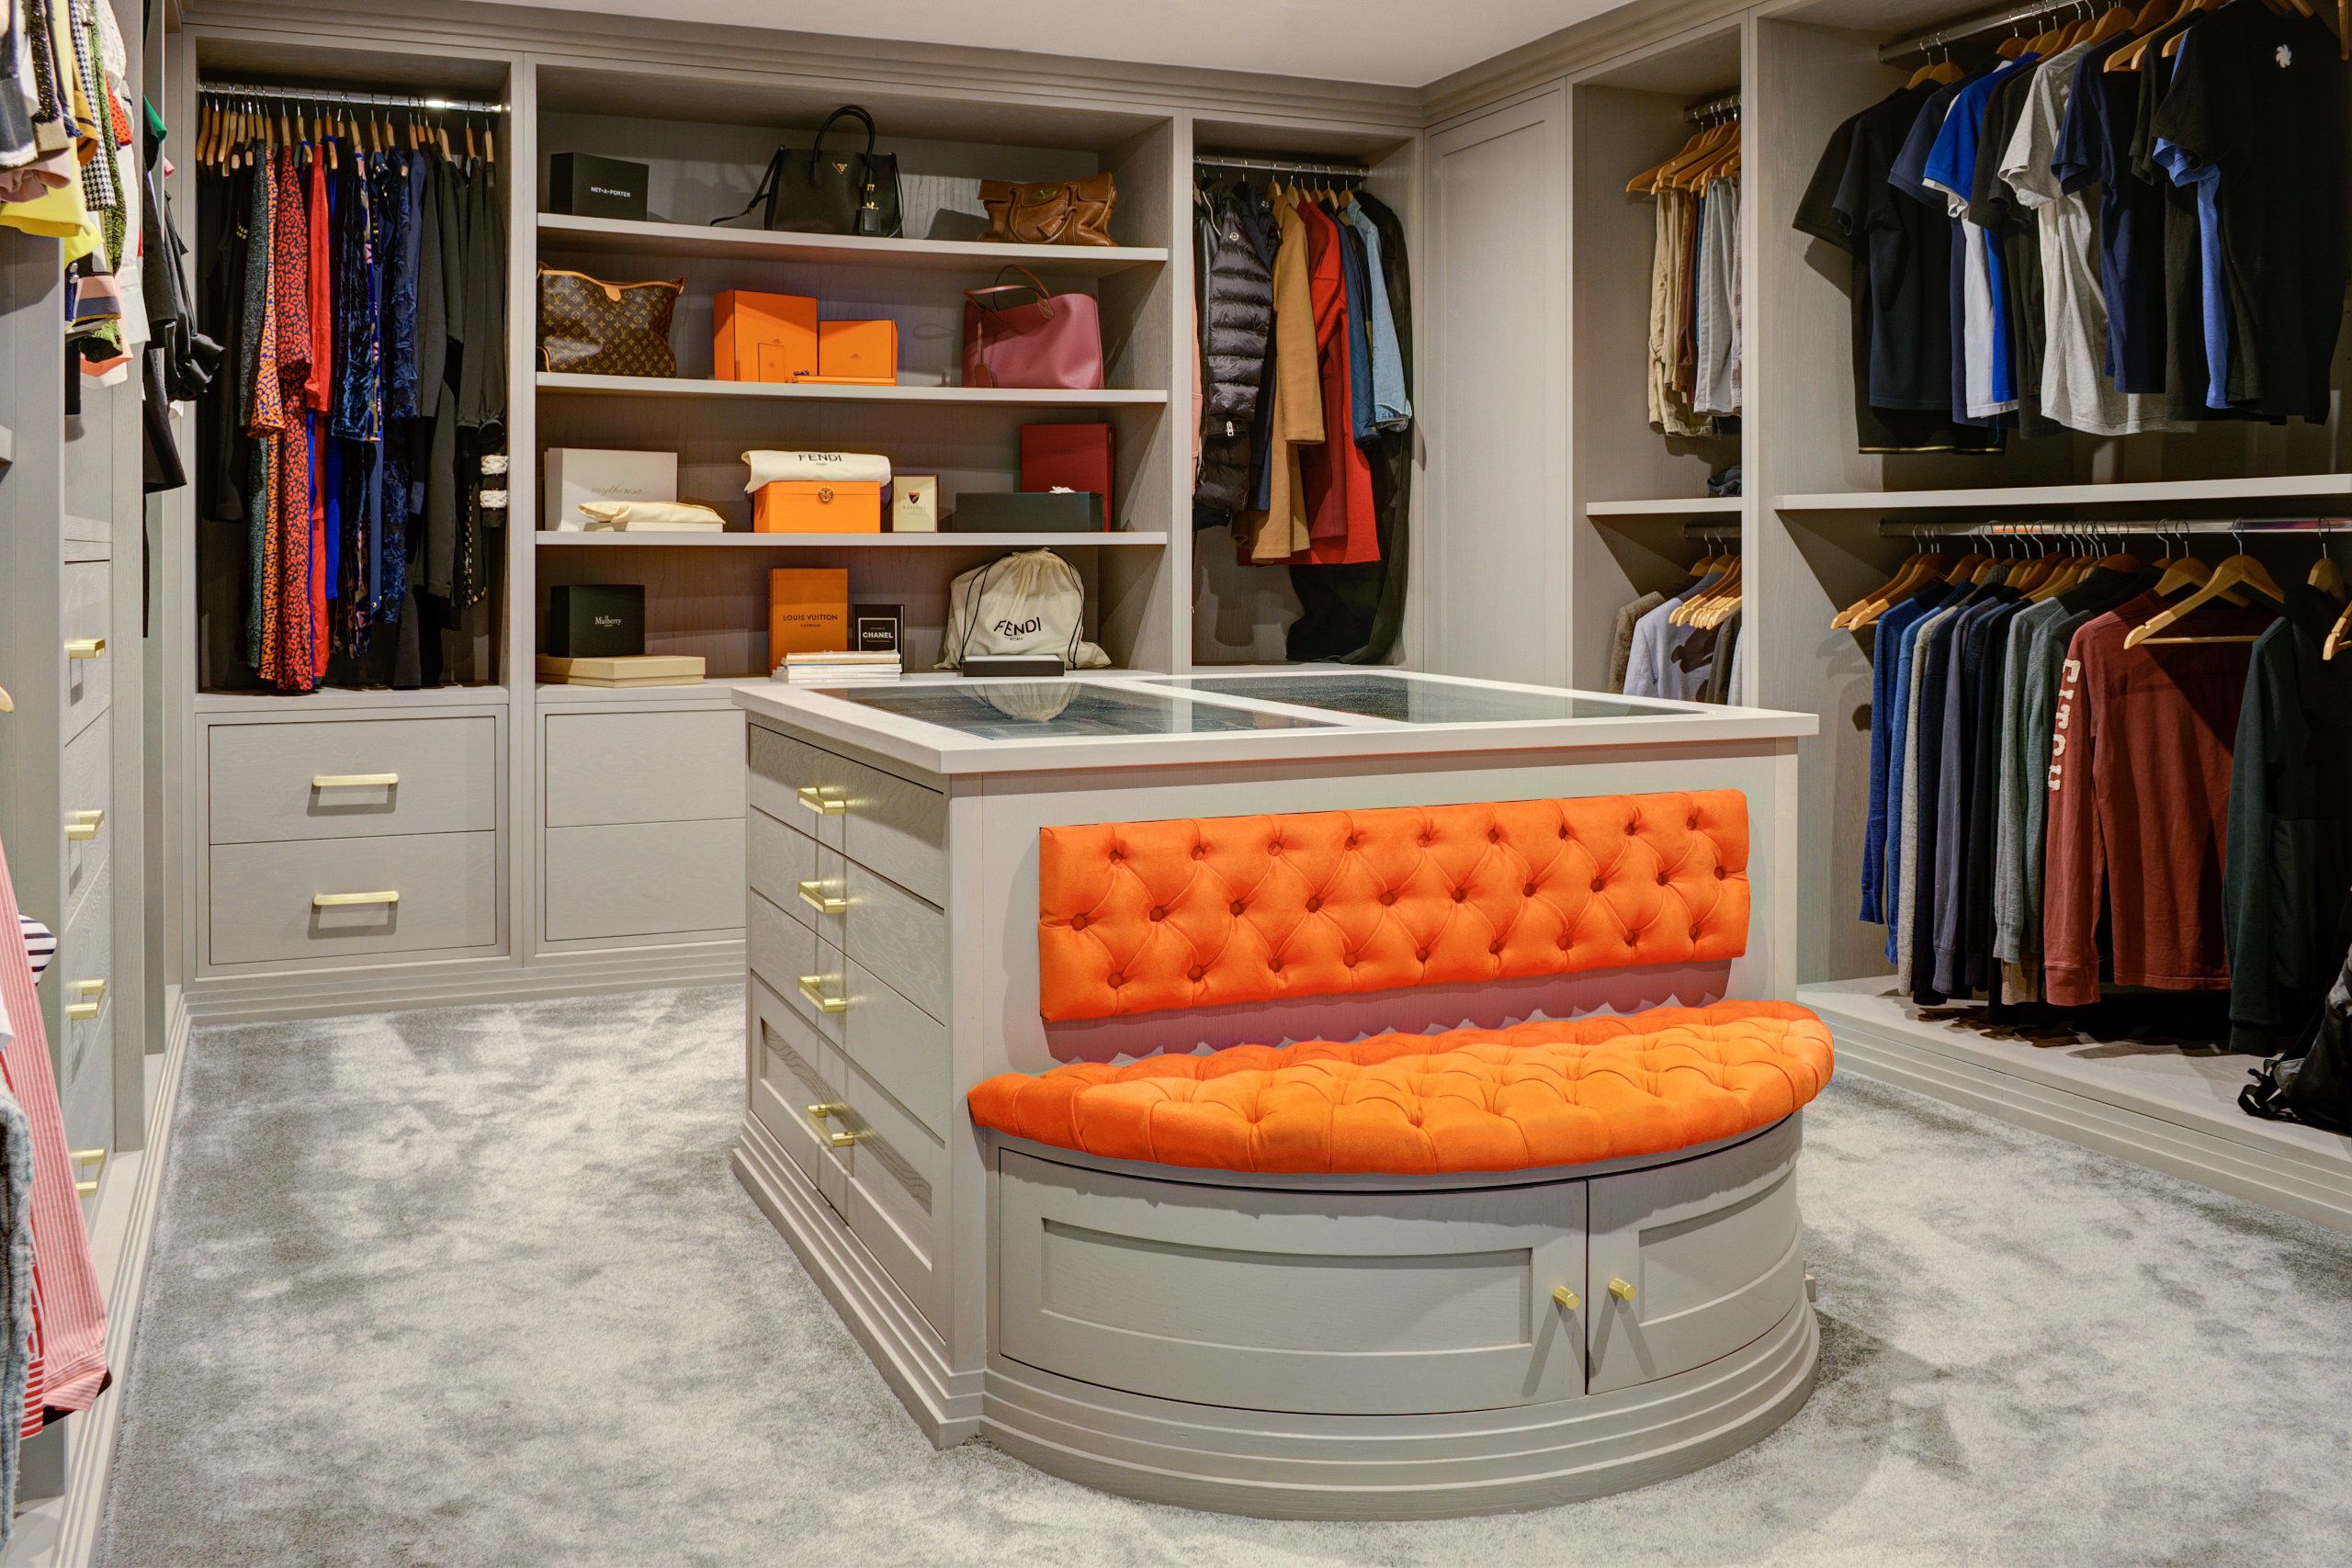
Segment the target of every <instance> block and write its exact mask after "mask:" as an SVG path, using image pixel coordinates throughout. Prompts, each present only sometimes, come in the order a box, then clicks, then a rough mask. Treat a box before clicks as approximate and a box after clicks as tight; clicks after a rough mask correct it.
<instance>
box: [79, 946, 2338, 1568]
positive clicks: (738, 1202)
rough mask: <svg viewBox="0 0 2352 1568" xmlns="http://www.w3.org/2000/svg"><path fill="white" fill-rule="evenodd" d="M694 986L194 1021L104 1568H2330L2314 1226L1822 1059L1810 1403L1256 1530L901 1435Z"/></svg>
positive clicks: (2329, 1367) (2330, 1281)
mask: <svg viewBox="0 0 2352 1568" xmlns="http://www.w3.org/2000/svg"><path fill="white" fill-rule="evenodd" d="M741 1024H742V998H741V992H740V991H739V990H736V989H733V988H704V989H695V990H686V991H670V992H652V993H644V994H638V995H631V996H622V997H596V998H581V999H569V1000H562V1001H553V1002H547V1003H541V1004H535V1005H530V1006H519V1007H485V1008H469V1009H453V1010H437V1011H423V1012H410V1013H399V1014H382V1015H370V1016H365V1017H356V1018H351V1019H344V1020H329V1021H305V1022H300V1023H286V1024H270V1025H245V1026H238V1027H233V1028H220V1029H213V1030H208V1031H205V1032H201V1033H199V1034H198V1036H197V1038H196V1039H195V1040H194V1041H192V1042H191V1043H190V1045H189V1048H188V1055H187V1067H186V1072H187V1078H186V1081H185V1083H184V1085H183V1088H182V1090H181V1096H180V1104H179V1111H178V1123H177V1126H176V1128H175V1133H174V1138H173V1146H172V1155H171V1166H170V1168H169V1170H168V1172H167V1175H166V1179H165V1189H164V1214H163V1217H162V1222H161V1229H160V1232H159V1235H158V1240H157V1254H156V1257H155V1259H154V1263H153V1268H152V1269H151V1271H150V1274H149V1277H148V1290H149V1292H150V1295H149V1297H148V1300H147V1302H146V1304H145V1307H144V1312H143V1316H142V1321H141V1329H140V1334H139V1339H138V1344H137V1346H136V1348H135V1349H134V1351H133V1354H132V1356H131V1359H130V1366H129V1367H128V1368H127V1369H125V1373H124V1376H123V1384H122V1389H121V1391H120V1393H119V1396H118V1397H121V1398H123V1399H124V1400H125V1401H126V1402H127V1403H126V1408H125V1411H124V1422H123V1428H122V1438H121V1447H120V1449H119V1453H118V1456H117V1460H116V1472H115V1474H116V1480H115V1483H114V1489H113V1494H112V1496H111V1498H110V1500H109V1504H108V1508H107V1518H106V1524H105V1528H104V1530H103V1533H102V1540H101V1543H100V1548H99V1551H98V1561H99V1562H100V1563H101V1564H104V1565H106V1568H162V1565H166V1564H187V1563H204V1564H209V1565H215V1568H229V1565H243V1564H256V1565H259V1564H267V1565H277V1564H286V1565H288V1568H293V1565H298V1564H299V1565H302V1568H310V1565H312V1564H318V1563H330V1562H331V1563H335V1564H340V1565H363V1564H366V1565H373V1564H386V1565H395V1564H397V1565H403V1568H406V1565H415V1564H452V1565H469V1568H470V1565H475V1564H481V1565H492V1564H495V1565H498V1568H541V1565H547V1568H555V1565H570V1564H615V1565H629V1568H635V1565H639V1564H646V1565H652V1564H661V1565H665V1568H666V1565H669V1564H703V1563H709V1564H738V1563H741V1564H754V1563H756V1564H774V1563H801V1562H809V1563H815V1562H824V1563H829V1564H834V1563H838V1564H899V1563H909V1564H913V1563H922V1564H927V1565H941V1568H965V1565H994V1564H1007V1565H1013V1564H1018V1565H1020V1568H1035V1565H1036V1564H1038V1563H1040V1562H1050V1563H1053V1564H1054V1565H1055V1568H1091V1565H1094V1564H1104V1565H1111V1568H1141V1565H1145V1564H1163V1563H1165V1564H1182V1565H1184V1568H1358V1565H1386V1564H1400V1565H1401V1564H1424V1563H1426V1564H1443V1565H1447V1568H1453V1565H1476V1568H1521V1565H1525V1568H1535V1565H1549V1564H1563V1565H1565V1564H1571V1563H1573V1564H1577V1565H1578V1568H1592V1565H1595V1564H1615V1563H1678V1564H1679V1563H1690V1564H1746V1563H1789V1564H1797V1563H1804V1564H1823V1563H1852V1564H1870V1565H1873V1568H1883V1565H1886V1564H1909V1563H1921V1564H1926V1563H2000V1564H2009V1563H2018V1562H2044V1563H2097V1564H2105V1563H2118V1564H2120V1563H2180V1564H2189V1563H2199V1564H2203V1563H2218V1562H2229V1563H2233V1564H2241V1565H2256V1568H2259V1565H2267V1564H2300V1563H2307V1562H2324V1561H2341V1560H2342V1559H2341V1557H2340V1555H2339V1554H2340V1553H2341V1552H2342V1551H2344V1548H2345V1543H2346V1541H2347V1540H2352V1485H2347V1484H2346V1479H2345V1476H2346V1472H2345V1469H2344V1456H2345V1455H2346V1453H2347V1452H2352V1240H2348V1239H2347V1238H2345V1237H2341V1236H2337V1235H2332V1234H2330V1233H2327V1232H2324V1231H2322V1230H2320V1229H2318V1228H2316V1227H2313V1226H2310V1225H2306V1224H2301V1223H2300V1222H2296V1221H2292V1220H2287V1219H2282V1218H2279V1217H2278V1216H2276V1215H2274V1214H2271V1213H2267V1212H2266V1211H2263V1210H2260V1209H2257V1208H2255V1207H2253V1206H2251V1205H2249V1204H2246V1203H2243V1202H2240V1201H2236V1200H2233V1199H2230V1198H2225V1197H2222V1196H2218V1195H2216V1194H2213V1193H2211V1192H2208V1191H2206V1190H2202V1189H2199V1188H2194V1187H2190V1186H2188V1185H2186V1184H2184V1183H2181V1182H2177V1181H2174V1180H2171V1179H2167V1178H2165V1177H2162V1176H2158V1175H2154V1174H2151V1173H2149V1172H2147V1171H2145V1170H2143V1169H2140V1168H2137V1167H2132V1166H2128V1165H2124V1164H2122V1163H2120V1162H2118V1161H2115V1160H2112V1159H2109V1158H2107V1157H2104V1156H2098V1155H2095V1154H2091V1153H2088V1152H2086V1151H2084V1150H2080V1149H2077V1148H2075V1147H2074V1146H2072V1145H2066V1144H2063V1143H2057V1142H2053V1141H2052V1140H2049V1139H2046V1138H2043V1137H2040V1136H2038V1135H2035V1134H2030V1133H2025V1132H2021V1131H2018V1130H2015V1129H2012V1128H2010V1127H2007V1126H2006V1125H2004V1124H2002V1123H1999V1122H1992V1121H1990V1120H1987V1119H1985V1118H1983V1117H1979V1116H1976V1115H1973V1114H1971V1113H1968V1112H1964V1111H1955V1110H1952V1109H1950V1108H1947V1107H1944V1106H1941V1105H1939V1104H1938V1103H1936V1102H1933V1101H1930V1100H1923V1099H1920V1098H1918V1097H1916V1096H1913V1095H1910V1094H1906V1093H1905V1092H1903V1091H1900V1090H1896V1089H1886V1088H1882V1087H1879V1086H1876V1085H1872V1084H1869V1083H1865V1082H1863V1081H1861V1080H1860V1079H1859V1078H1856V1077H1852V1076H1850V1075H1849V1076H1848V1077H1842V1078H1839V1079H1838V1080H1836V1081H1835V1082H1834V1083H1833V1084H1832V1085H1831V1086H1830V1089H1828V1091H1827V1092H1826V1094H1825V1095H1824V1096H1823V1098H1822V1099H1821V1100H1817V1101H1816V1102H1815V1105H1814V1106H1813V1107H1812V1109H1811V1110H1810V1111H1808V1112H1807V1115H1806V1149H1805V1155H1804V1163H1803V1167H1802V1176H1801V1180H1802V1183H1803V1187H1802V1192H1803V1202H1804V1214H1805V1219H1806V1222H1807V1226H1808V1253H1809V1257H1810V1259H1811V1266H1812V1269H1813V1271H1814V1273H1815V1276H1816V1277H1817V1278H1818V1280H1819V1284H1820V1300H1819V1303H1818V1310H1819V1312H1820V1315H1821V1326H1822V1339H1823V1362H1822V1368H1821V1382H1820V1387H1819V1390H1818V1392H1816V1393H1815V1395H1814V1398H1813V1401H1812V1403H1811V1404H1808V1405H1807V1406H1806V1407H1805V1408H1804V1410H1803V1411H1802V1412H1801V1413H1799V1415H1798V1416H1796V1417H1795V1419H1793V1420H1792V1421H1791V1422H1790V1423H1789V1424H1788V1425H1787V1426H1786V1427H1782V1428H1781V1430H1780V1431H1779V1432H1778V1433H1776V1434H1774V1435H1773V1436H1772V1437H1770V1438H1767V1439H1766V1440H1765V1441H1764V1442H1763V1443H1761V1444H1759V1445H1758V1446H1757V1447H1755V1448H1753V1449H1751V1450H1747V1452H1745V1453H1743V1454H1741V1455H1739V1456H1738V1457H1736V1458H1735V1459H1734V1460H1732V1461H1729V1462H1728V1463H1725V1464H1724V1465H1721V1466H1718V1467H1717V1468H1715V1469H1713V1470H1712V1471H1708V1472H1702V1473H1700V1474H1697V1475H1693V1476H1688V1477H1685V1478H1683V1479H1680V1480H1678V1481H1673V1482H1668V1483H1665V1484H1662V1485H1658V1486H1655V1487H1651V1488H1648V1489H1646V1490H1644V1491H1639V1492H1634V1493H1628V1494H1624V1495H1619V1496H1615V1497H1611V1498H1605V1499H1601V1500H1600V1501H1597V1502H1592V1503H1586V1504H1580V1505H1576V1506H1570V1507H1566V1508H1561V1509H1557V1510H1553V1511H1549V1512H1544V1513H1534V1514H1521V1515H1513V1516H1508V1517H1498V1518H1491V1519H1479V1520H1464V1521H1453V1522H1437V1523H1416V1524H1393V1525H1308V1524H1270V1523H1264V1522H1261V1521H1256V1520H1248V1519H1236V1518H1227V1517H1217V1516H1214V1515H1207V1514H1196V1513H1189V1512H1185V1511H1182V1510H1179V1509H1173V1508H1163V1507H1153V1506H1143V1505H1139V1504H1134V1503H1129V1502H1125V1501H1123V1500H1121V1499H1117V1498H1114V1497H1109V1496H1105V1495H1101V1494H1098V1493H1094V1492H1091V1491H1088V1490H1086V1489H1084V1488H1082V1487H1079V1486H1075V1485H1071V1484H1069V1483H1064V1482H1060V1481H1056V1480H1052V1479H1050V1478H1048V1477H1046V1476H1044V1475H1041V1474H1039V1473H1037V1472H1034V1471H1031V1470H1029V1469H1028V1468H1027V1467H1026V1466H1023V1465H1022V1464H1020V1463H1019V1462H1017V1461H1013V1460H1012V1459H1010V1458H1008V1457H1006V1456H1005V1455H1003V1454H1001V1453H999V1452H997V1451H995V1450H992V1449H990V1448H989V1447H987V1446H986V1445H985V1444H980V1443H973V1444H967V1445H966V1446H964V1447H961V1448H958V1449H956V1450H951V1451H948V1452H945V1453H938V1452H934V1451H933V1450H932V1449H931V1447H930V1445H929V1444H928V1443H926V1442H925V1441H924V1440H923V1439H922V1438H920V1437H919V1436H917V1434H916V1432H915V1429H914V1427H912V1426H911V1425H910V1423H909V1422H908V1420H907V1419H906V1417H905V1416H904V1415H903V1414H902V1413H901V1412H900V1410H899V1406H898V1404H897V1403H896V1402H895V1401H894V1400H893V1399H892V1397H891V1396H890V1394H889V1393H888V1390H887V1389H886V1388H885V1387H884V1386H883V1383H882V1380H881V1379H880V1377H879V1376H878V1375H876V1373H875V1371H873V1369H872V1368H871V1367H870V1366H869V1365H868V1364H867V1362H866V1360H865V1357H864V1356H863V1355H862V1354H861V1353H860V1352H859V1350H858V1349H857V1348H856V1346H855V1345H854V1344H853V1343H852V1341H851V1339H850V1337H849V1335H848V1333H847V1332H846V1331H845V1330H844V1329H843V1328H842V1325H841V1324H840V1323H839V1322H838V1321H836V1319H835V1318H834V1316H833V1314H832V1313H831V1310H830V1309H829V1308H828V1307H827V1306H826V1304H825V1303H824V1300H823V1298H822V1297H821V1296H820V1294H819V1293H818V1291H817V1289H816V1287H815V1286H814V1285H813V1284H812V1283H811V1282H810V1281H809V1278H808V1277H807V1276H806V1275H805V1274H804V1273H803V1272H802V1271H801V1269H800V1267H799V1265H798V1263H797V1260H796V1259H795V1258H793V1256H792V1254H791V1252H790V1250H789V1249H788V1248H787V1247H786V1245H785V1243H784V1241H783V1239H782V1238H781V1237H779V1236H778V1235H776V1234H775V1231H774V1230H773V1229H771V1228H770V1227H769V1225H768V1224H767V1221H766V1220H765V1219H764V1218H763V1216H762V1215H761V1214H760V1213H759V1212H758V1211H757V1210H756V1209H755V1208H754V1207H753V1206H752V1202H751V1200H750V1199H749V1198H748V1197H746V1196H745V1195H744V1193H743V1192H742V1190H741V1189H740V1188H739V1187H738V1186H737V1185H736V1182H735V1180H734V1178H733V1177H732V1175H731V1174H730V1173H729V1170H728V1167H727V1151H728V1145H729V1141H730V1139H731V1137H732V1135H733V1132H734V1128H735V1124H736V1122H737V1120H738V1117H739V1115H740V1104H741V1072H742V1044H741Z"/></svg>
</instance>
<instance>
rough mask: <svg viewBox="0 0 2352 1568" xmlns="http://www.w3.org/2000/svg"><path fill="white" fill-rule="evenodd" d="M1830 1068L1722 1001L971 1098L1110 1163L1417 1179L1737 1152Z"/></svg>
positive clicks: (1240, 1052) (1814, 1048)
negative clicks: (1699, 1151) (1698, 1150)
mask: <svg viewBox="0 0 2352 1568" xmlns="http://www.w3.org/2000/svg"><path fill="white" fill-rule="evenodd" d="M1830 1061H1831V1052H1830V1044H1829V1031H1828V1028H1827V1027H1826V1025H1824V1024H1823V1023H1822V1021H1820V1020H1819V1019H1817V1018H1815V1016H1814V1015H1813V1014H1812V1013H1810V1012H1808V1011H1806V1010H1804V1008H1801V1007H1798V1006H1796V1005H1794V1004H1793V1003H1790V1002H1718V1003H1716V1004H1715V1005H1713V1006H1712V1007H1703V1008H1656V1009H1652V1010H1649V1011H1647V1012H1639V1013H1634V1014H1631V1015H1629V1016H1626V1017H1623V1018H1580V1019H1570V1020H1566V1021H1536V1022H1530V1023H1521V1024H1517V1025H1514V1026H1512V1027H1511V1028H1509V1029H1456V1030H1450V1031H1448V1032H1444V1033H1442V1034H1382V1035H1377V1036H1375V1037H1374V1038H1372V1039H1369V1040H1360V1041H1357V1042H1355V1043H1352V1044H1344V1045H1343V1044H1335V1043H1331V1042H1329V1041H1315V1042H1311V1043H1306V1044H1303V1045H1285V1046H1269V1045H1236V1046H1231V1047H1228V1048H1227V1049H1226V1050H1223V1051H1217V1052H1213V1053H1210V1054H1208V1055H1190V1056H1148V1057H1146V1058H1145V1059H1143V1060H1142V1061H1139V1062H1135V1063H1132V1064H1130V1065H1128V1066H1120V1067H1114V1066H1100V1065H1095V1064H1080V1065H1075V1066H1062V1067H1056V1068H1054V1069H1052V1070H1051V1071H1049V1072H1046V1073H1042V1074H1036V1075H1034V1076H1033V1075H1031V1074H1028V1073H1007V1074H1004V1075H1002V1076H1001V1077H993V1078H990V1079H989V1080H988V1081H987V1082H985V1083H983V1084H980V1085H979V1086H978V1087H977V1088H975V1089H973V1090H972V1092H971V1094H970V1096H969V1097H968V1098H969V1101H970V1104H971V1109H972V1118H973V1120H974V1121H976V1122H978V1123H979V1124H980V1125H981V1126H983V1127H991V1128H994V1129H995V1130H996V1131H998V1132H1000V1133H1004V1134H1011V1135H1012V1136H1013V1137H1018V1138H1026V1139H1029V1140H1030V1141H1032V1142H1034V1143H1040V1144H1051V1145H1055V1146H1056V1147H1058V1148H1066V1149H1078V1150H1080V1151H1082V1152H1084V1153H1087V1154H1091V1155H1099V1156H1103V1157H1104V1158H1108V1159H1125V1160H1141V1161H1148V1162H1152V1163H1155V1164H1159V1165H1173V1166H1193V1167H1196V1168H1202V1169H1208V1170H1244V1171H1262V1172H1268V1173H1273V1172H1293V1173H1296V1172H1322V1173H1326V1174H1331V1175H1340V1174H1363V1173H1377V1174H1381V1175H1403V1176H1425V1175H1433V1174H1437V1173H1440V1172H1446V1171H1496V1170H1528V1169H1534V1168H1541V1167H1549V1166H1572V1165H1586V1164H1589V1163H1590V1162H1592V1161H1594V1160H1605V1159H1617V1158H1623V1157H1626V1156H1635V1155H1656V1154H1668V1153H1671V1152H1673V1151H1674V1150H1676V1149H1683V1148H1689V1147H1691V1145H1696V1144H1703V1143H1710V1142H1713V1140H1715V1139H1718V1138H1729V1137H1736V1136H1737V1135H1738V1134H1742V1133H1746V1132H1750V1131H1753V1130H1755V1129H1757V1128H1760V1127H1767V1126H1770V1125H1771V1123H1773V1122H1777V1121H1779V1120H1780V1119H1781V1118H1782V1117H1783V1116H1786V1115H1788V1114H1789V1113H1790V1112H1792V1111H1795V1110H1797V1109H1798V1108H1799V1107H1800V1106H1803V1105H1804V1103H1805V1102H1806V1101H1807V1100H1811V1099H1812V1098H1813V1097H1814V1096H1815V1095H1816V1094H1818V1093H1820V1092H1821V1088H1822V1086H1823V1085H1824V1084H1826V1083H1827V1082H1828V1081H1829V1072H1830Z"/></svg>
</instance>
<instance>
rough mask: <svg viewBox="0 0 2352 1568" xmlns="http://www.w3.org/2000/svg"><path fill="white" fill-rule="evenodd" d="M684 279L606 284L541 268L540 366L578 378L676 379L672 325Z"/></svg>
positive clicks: (577, 275) (584, 276)
mask: <svg viewBox="0 0 2352 1568" xmlns="http://www.w3.org/2000/svg"><path fill="white" fill-rule="evenodd" d="M685 289H686V280H685V279H684V278H683V277H676V278H672V279H670V280H669V281H667V282H661V283H606V282H605V281H604V280H603V279H602V278H595V277H591V276H588V275H587V274H586V273H584V272H564V271H561V270H560V269H558V268H556V267H551V266H546V265H542V266H541V267H540V268H539V365H540V367H541V368H542V369H547V370H563V371H569V372H571V373H572V374H574V375H579V376H675V375H676V374H677V373H678V356H677V354H676V353H675V352H674V351H673V349H672V348H671V347H670V319H671V317H672V316H673V314H675V313H676V311H677V309H678V296H680V295H681V294H684V292H685Z"/></svg>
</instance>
